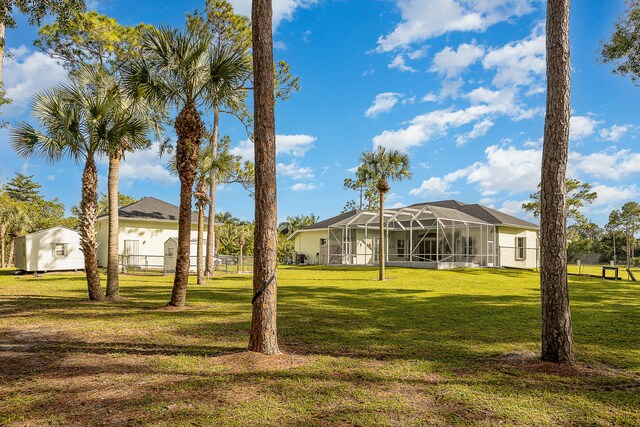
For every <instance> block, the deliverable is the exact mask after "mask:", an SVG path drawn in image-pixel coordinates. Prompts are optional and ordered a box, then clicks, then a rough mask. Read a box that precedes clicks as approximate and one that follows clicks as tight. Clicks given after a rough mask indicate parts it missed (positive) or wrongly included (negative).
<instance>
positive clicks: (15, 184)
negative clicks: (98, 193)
mask: <svg viewBox="0 0 640 427" xmlns="http://www.w3.org/2000/svg"><path fill="white" fill-rule="evenodd" d="M41 187H42V185H41V184H40V183H39V182H37V181H35V180H34V179H33V175H30V176H27V175H24V174H22V173H16V175H15V176H14V177H13V178H11V179H10V180H9V181H7V183H6V184H5V185H4V186H3V188H2V189H1V191H2V194H3V195H4V197H5V200H9V201H10V202H11V203H9V205H13V208H16V209H18V210H19V211H20V210H21V211H24V212H28V218H27V219H26V221H24V222H25V224H24V226H23V225H20V226H19V227H17V226H16V227H14V228H17V231H16V233H17V234H18V235H19V234H24V233H32V232H34V231H38V230H44V229H46V228H50V227H55V226H57V225H63V226H65V227H69V228H75V226H76V219H75V218H65V207H64V204H63V203H62V202H60V201H59V200H58V199H57V198H54V199H53V200H46V199H45V198H44V197H43V196H42V194H41V193H40V188H41ZM13 208H12V209H13ZM11 220H12V221H13V222H22V220H20V221H17V219H16V217H14V218H11Z"/></svg>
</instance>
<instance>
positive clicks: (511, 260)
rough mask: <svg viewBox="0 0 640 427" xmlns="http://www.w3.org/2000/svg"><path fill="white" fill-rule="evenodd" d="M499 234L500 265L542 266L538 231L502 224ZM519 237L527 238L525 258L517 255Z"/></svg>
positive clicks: (519, 266)
mask: <svg viewBox="0 0 640 427" xmlns="http://www.w3.org/2000/svg"><path fill="white" fill-rule="evenodd" d="M497 234H498V243H497V244H498V259H499V265H500V267H514V268H538V267H539V266H540V265H539V264H540V261H539V253H538V250H539V246H538V233H537V231H535V230H526V229H521V228H515V227H506V226H500V227H498V232H497ZM518 237H524V238H525V239H526V249H525V251H524V255H525V256H524V259H518V257H517V256H516V252H517V248H516V245H517V238H518Z"/></svg>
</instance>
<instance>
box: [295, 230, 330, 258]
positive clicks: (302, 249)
mask: <svg viewBox="0 0 640 427" xmlns="http://www.w3.org/2000/svg"><path fill="white" fill-rule="evenodd" d="M326 238H327V230H326V229H324V230H310V231H302V232H300V233H299V234H298V235H297V236H296V237H295V239H294V251H295V252H296V253H298V254H304V255H305V257H306V258H307V260H308V261H309V262H320V259H318V257H317V256H316V254H319V253H320V252H321V250H320V239H326ZM324 250H325V251H326V246H325V248H324ZM320 258H322V259H323V260H324V257H320Z"/></svg>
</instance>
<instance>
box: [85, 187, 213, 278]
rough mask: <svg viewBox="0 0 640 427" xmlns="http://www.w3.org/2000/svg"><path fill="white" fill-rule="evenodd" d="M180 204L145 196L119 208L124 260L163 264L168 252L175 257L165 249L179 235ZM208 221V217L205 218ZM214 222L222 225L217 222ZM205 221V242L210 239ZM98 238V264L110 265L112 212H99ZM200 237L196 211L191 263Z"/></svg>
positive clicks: (148, 264)
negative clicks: (168, 242) (108, 252)
mask: <svg viewBox="0 0 640 427" xmlns="http://www.w3.org/2000/svg"><path fill="white" fill-rule="evenodd" d="M179 210H180V208H179V207H178V206H176V205H172V204H171V203H167V202H165V201H162V200H160V199H156V198H155V197H144V198H142V199H140V200H139V201H137V202H135V203H132V204H130V205H127V206H123V207H121V208H120V209H118V218H119V232H118V236H119V242H118V244H119V249H120V255H123V256H124V258H123V261H124V262H125V263H127V264H128V265H130V266H131V265H147V266H149V267H156V268H159V267H163V266H164V263H165V256H168V257H175V254H174V253H165V242H166V241H167V240H169V239H170V238H175V239H177V238H178V212H179ZM205 221H206V218H205ZM215 225H221V224H220V223H216V224H215ZM206 229H207V226H206V223H205V232H204V244H205V245H206V239H207V232H206ZM96 233H97V239H98V265H99V266H101V267H106V265H107V242H108V235H109V216H108V215H107V214H103V215H100V216H99V217H98V220H97V221H96ZM197 238H198V216H197V213H196V212H194V213H193V214H192V218H191V254H190V255H191V264H193V265H195V263H196V249H197V244H196V243H197Z"/></svg>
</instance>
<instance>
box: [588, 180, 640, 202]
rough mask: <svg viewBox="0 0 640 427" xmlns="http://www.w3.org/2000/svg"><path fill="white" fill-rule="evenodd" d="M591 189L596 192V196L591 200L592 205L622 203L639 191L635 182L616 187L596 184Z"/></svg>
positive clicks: (632, 197)
mask: <svg viewBox="0 0 640 427" xmlns="http://www.w3.org/2000/svg"><path fill="white" fill-rule="evenodd" d="M592 191H595V192H596V193H598V198H596V199H595V200H594V201H593V205H594V206H602V205H606V206H610V205H622V204H624V203H626V202H628V201H631V200H634V199H637V198H638V197H639V196H640V191H639V190H638V187H637V185H636V184H631V185H622V186H617V187H616V186H608V185H603V184H598V185H594V186H593V187H592Z"/></svg>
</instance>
